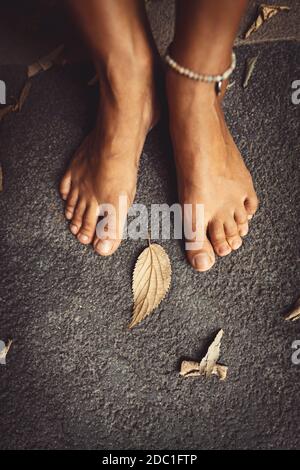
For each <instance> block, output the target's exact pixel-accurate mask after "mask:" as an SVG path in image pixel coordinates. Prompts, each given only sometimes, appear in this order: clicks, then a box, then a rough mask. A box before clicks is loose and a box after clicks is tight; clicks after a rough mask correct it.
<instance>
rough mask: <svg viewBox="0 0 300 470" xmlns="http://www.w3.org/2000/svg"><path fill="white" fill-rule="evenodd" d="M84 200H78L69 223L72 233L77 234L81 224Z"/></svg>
mask: <svg viewBox="0 0 300 470" xmlns="http://www.w3.org/2000/svg"><path fill="white" fill-rule="evenodd" d="M85 208H86V202H85V201H84V200H79V201H78V202H77V205H76V208H75V210H74V214H73V217H72V220H71V223H70V230H71V232H72V233H73V235H77V233H78V232H79V230H80V227H81V225H82V218H83V215H84V212H85Z"/></svg>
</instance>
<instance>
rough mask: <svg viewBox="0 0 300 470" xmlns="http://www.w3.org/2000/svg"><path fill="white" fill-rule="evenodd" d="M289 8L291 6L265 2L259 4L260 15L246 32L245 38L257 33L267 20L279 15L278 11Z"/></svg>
mask: <svg viewBox="0 0 300 470" xmlns="http://www.w3.org/2000/svg"><path fill="white" fill-rule="evenodd" d="M289 10H290V7H287V6H279V5H266V4H265V3H262V4H261V5H260V6H259V10H258V16H257V18H256V20H255V21H254V23H252V25H251V26H250V28H249V29H248V31H247V32H246V34H245V36H244V39H248V37H249V36H250V35H251V34H253V33H255V32H256V31H257V30H258V29H259V28H260V27H261V26H262V25H263V24H264V23H265V22H266V21H268V20H269V19H270V18H272V17H273V16H275V15H277V13H279V12H281V11H289Z"/></svg>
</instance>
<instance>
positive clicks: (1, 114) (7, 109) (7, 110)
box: [0, 104, 15, 122]
mask: <svg viewBox="0 0 300 470" xmlns="http://www.w3.org/2000/svg"><path fill="white" fill-rule="evenodd" d="M14 107H15V106H14V105H13V104H10V105H9V106H5V108H1V109H0V122H1V121H2V119H4V118H5V116H7V115H8V114H10V113H12V112H13V111H14Z"/></svg>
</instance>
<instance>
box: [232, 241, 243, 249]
mask: <svg viewBox="0 0 300 470" xmlns="http://www.w3.org/2000/svg"><path fill="white" fill-rule="evenodd" d="M241 244H242V240H233V241H232V242H231V246H232V249H233V250H237V249H238V248H240V246H241Z"/></svg>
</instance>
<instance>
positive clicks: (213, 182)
mask: <svg viewBox="0 0 300 470" xmlns="http://www.w3.org/2000/svg"><path fill="white" fill-rule="evenodd" d="M167 94H168V102H169V112H170V133H171V138H172V143H173V149H174V154H175V160H176V167H177V178H178V189H179V198H180V202H181V204H182V205H184V204H189V205H192V207H193V208H195V207H196V204H202V205H203V207H204V228H205V233H204V234H203V237H202V241H203V245H202V247H201V249H198V247H197V249H189V250H188V251H187V257H188V260H189V262H190V264H191V265H192V266H193V267H194V268H195V269H196V270H197V271H207V270H208V269H210V268H211V267H212V266H213V264H214V262H215V254H217V255H218V256H226V255H228V254H229V253H231V251H232V250H236V249H238V248H239V247H240V246H241V245H242V237H243V236H245V235H246V234H247V232H248V220H249V219H251V217H252V216H253V214H254V213H255V212H256V210H257V207H258V199H257V196H256V193H255V190H254V187H253V182H252V178H251V175H250V173H249V171H248V170H247V168H246V166H245V164H244V161H243V159H242V156H241V154H240V152H239V150H238V148H237V147H236V145H235V143H234V141H233V138H232V136H231V134H230V132H229V130H228V128H227V125H226V123H225V119H224V115H223V111H222V108H221V99H220V98H217V96H216V93H215V90H214V86H213V85H211V84H206V83H203V82H195V81H193V80H191V79H187V78H185V77H182V76H180V75H178V74H176V73H175V72H174V71H173V70H171V69H170V70H168V71H167Z"/></svg>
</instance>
